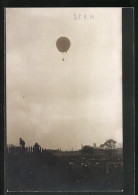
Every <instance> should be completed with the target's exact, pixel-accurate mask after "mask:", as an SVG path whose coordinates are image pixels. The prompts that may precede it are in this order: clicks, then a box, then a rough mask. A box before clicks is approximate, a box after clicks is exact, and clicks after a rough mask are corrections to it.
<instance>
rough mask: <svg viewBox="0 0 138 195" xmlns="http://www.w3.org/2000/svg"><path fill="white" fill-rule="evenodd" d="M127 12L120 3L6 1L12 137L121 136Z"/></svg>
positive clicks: (72, 140) (71, 141)
mask: <svg viewBox="0 0 138 195" xmlns="http://www.w3.org/2000/svg"><path fill="white" fill-rule="evenodd" d="M85 17H86V18H85ZM121 17H122V14H121V8H6V106H7V110H6V112H7V113H6V115H7V144H14V145H19V138H22V139H23V140H24V141H25V143H26V146H33V145H34V144H35V143H36V142H37V143H39V145H40V146H42V147H44V148H51V149H57V148H61V149H62V150H72V149H73V150H78V149H80V148H81V145H91V146H92V145H93V143H96V144H97V146H99V145H100V144H103V143H104V142H105V141H106V140H107V139H110V138H112V139H115V140H116V141H117V142H118V143H122V19H121ZM62 36H65V37H68V38H69V40H70V42H71V46H70V48H69V50H68V52H67V54H66V53H65V54H64V59H65V60H64V61H62V58H63V54H62V53H61V52H59V51H58V49H57V47H56V40H57V39H58V38H59V37H62Z"/></svg>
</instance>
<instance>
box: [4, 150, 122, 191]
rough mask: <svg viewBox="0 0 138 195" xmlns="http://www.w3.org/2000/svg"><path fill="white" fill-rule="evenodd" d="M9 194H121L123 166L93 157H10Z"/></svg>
mask: <svg viewBox="0 0 138 195" xmlns="http://www.w3.org/2000/svg"><path fill="white" fill-rule="evenodd" d="M7 189H8V191H121V190H122V189H123V163H122V160H119V159H106V158H105V159H94V158H93V157H92V156H91V155H76V156H75V155H74V156H72V155H65V156H55V155H53V154H47V155H46V156H45V158H44V157H43V158H42V155H39V154H33V155H30V154H29V155H28V156H27V155H23V154H22V155H21V156H20V158H19V156H18V155H14V156H12V157H9V156H8V164H7Z"/></svg>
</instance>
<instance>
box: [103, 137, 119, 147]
mask: <svg viewBox="0 0 138 195" xmlns="http://www.w3.org/2000/svg"><path fill="white" fill-rule="evenodd" d="M116 143H117V142H116V141H115V140H113V139H108V140H107V141H106V142H105V143H104V144H103V145H104V146H105V147H106V149H115V148H116Z"/></svg>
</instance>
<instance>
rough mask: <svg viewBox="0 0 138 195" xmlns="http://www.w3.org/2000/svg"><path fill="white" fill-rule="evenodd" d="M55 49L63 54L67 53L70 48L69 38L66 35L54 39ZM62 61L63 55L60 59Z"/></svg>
mask: <svg viewBox="0 0 138 195" xmlns="http://www.w3.org/2000/svg"><path fill="white" fill-rule="evenodd" d="M56 46H57V49H58V50H59V51H60V52H62V53H63V54H64V52H66V53H67V51H68V49H69V48H70V40H69V39H68V38H67V37H60V38H58V39H57V41H56ZM62 60H63V61H64V57H63V59H62Z"/></svg>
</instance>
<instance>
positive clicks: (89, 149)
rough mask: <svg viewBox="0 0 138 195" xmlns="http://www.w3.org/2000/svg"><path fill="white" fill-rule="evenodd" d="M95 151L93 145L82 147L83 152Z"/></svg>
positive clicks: (91, 152) (90, 152)
mask: <svg viewBox="0 0 138 195" xmlns="http://www.w3.org/2000/svg"><path fill="white" fill-rule="evenodd" d="M93 151H94V149H93V147H91V146H87V145H85V146H83V147H82V149H81V152H82V154H93Z"/></svg>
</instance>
